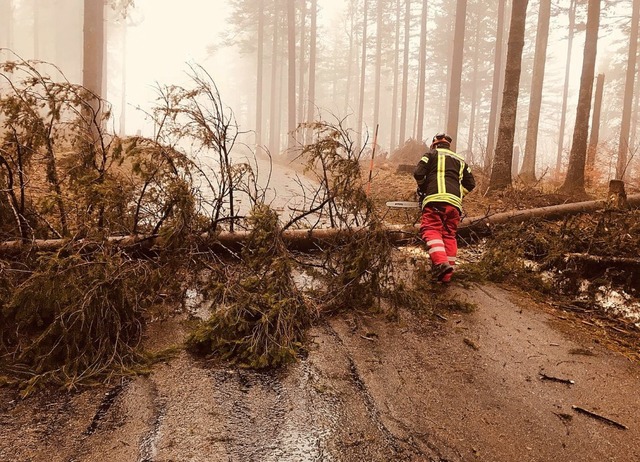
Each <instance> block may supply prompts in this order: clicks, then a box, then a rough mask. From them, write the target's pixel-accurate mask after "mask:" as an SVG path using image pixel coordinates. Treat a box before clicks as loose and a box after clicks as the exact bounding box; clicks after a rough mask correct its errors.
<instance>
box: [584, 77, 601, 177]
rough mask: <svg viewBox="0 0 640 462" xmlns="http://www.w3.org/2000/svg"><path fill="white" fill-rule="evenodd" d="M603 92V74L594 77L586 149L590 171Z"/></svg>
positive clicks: (595, 148)
mask: <svg viewBox="0 0 640 462" xmlns="http://www.w3.org/2000/svg"><path fill="white" fill-rule="evenodd" d="M603 92H604V74H598V77H596V95H595V96H594V98H593V117H592V118H591V133H590V135H589V147H588V148H587V169H592V168H593V167H594V165H595V161H596V152H597V150H598V138H599V133H600V112H601V110H602V94H603Z"/></svg>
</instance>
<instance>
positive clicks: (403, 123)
mask: <svg viewBox="0 0 640 462" xmlns="http://www.w3.org/2000/svg"><path fill="white" fill-rule="evenodd" d="M410 32H411V0H405V10H404V50H403V51H402V96H401V99H400V138H399V140H398V144H399V145H400V146H403V145H404V142H405V141H406V138H405V137H406V134H407V112H408V110H409V107H408V104H407V103H408V100H407V93H408V87H409V39H410Z"/></svg>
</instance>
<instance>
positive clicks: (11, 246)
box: [0, 194, 640, 257]
mask: <svg viewBox="0 0 640 462" xmlns="http://www.w3.org/2000/svg"><path fill="white" fill-rule="evenodd" d="M627 202H628V204H629V205H630V206H631V207H640V194H636V195H632V196H628V198H627ZM606 206H607V201H606V200H597V201H585V202H574V203H569V204H562V205H553V206H549V207H540V208H535V209H527V210H515V211H512V212H504V213H496V214H494V215H485V216H481V217H471V218H466V219H464V220H463V221H462V223H460V226H459V228H458V234H459V235H460V236H461V237H469V236H473V235H486V234H488V233H490V232H491V228H492V226H493V225H497V224H502V223H508V222H509V223H521V222H523V221H527V220H532V219H546V220H554V219H557V218H561V217H564V216H568V215H575V214H578V213H586V212H594V211H596V210H601V209H604V208H606ZM418 228H419V225H415V226H409V227H407V226H398V225H396V226H389V227H387V228H386V229H385V232H386V235H387V238H388V239H389V241H390V242H391V243H392V244H402V243H407V242H411V241H415V240H416V238H417V230H418ZM367 231H368V230H367V229H366V228H348V229H347V228H344V229H336V228H321V229H320V228H319V229H289V230H286V231H284V232H283V234H282V237H283V240H284V242H285V243H286V245H287V246H288V247H289V248H290V249H291V250H300V251H309V250H313V249H317V248H322V247H323V246H325V245H326V244H328V243H335V242H339V241H340V240H344V239H346V238H348V237H351V236H353V235H356V234H358V233H364V232H367ZM248 235H249V231H237V232H233V233H231V232H223V233H219V234H215V235H208V234H203V235H201V236H200V237H199V242H198V247H199V248H200V250H209V251H213V252H217V251H225V250H229V251H237V250H238V249H240V248H241V247H242V245H243V243H244V242H245V241H246V239H247V237H248ZM104 244H107V245H113V246H117V247H123V248H137V249H141V250H150V249H153V248H154V247H157V248H162V246H163V245H164V244H165V240H164V239H163V238H161V237H160V236H143V235H135V236H114V237H109V238H108V239H107V240H106V241H105V242H92V241H85V240H76V241H70V240H65V239H35V240H32V241H28V242H25V241H21V240H14V241H5V242H0V256H7V257H9V256H15V255H19V254H22V253H24V252H54V251H57V250H59V249H61V248H63V247H64V246H66V245H73V246H81V247H89V248H90V247H92V246H94V247H95V246H99V245H104Z"/></svg>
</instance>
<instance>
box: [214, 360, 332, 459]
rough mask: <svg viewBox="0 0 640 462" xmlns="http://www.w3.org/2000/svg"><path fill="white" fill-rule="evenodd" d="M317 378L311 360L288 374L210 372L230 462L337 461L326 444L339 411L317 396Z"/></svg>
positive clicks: (298, 365) (302, 361) (230, 371)
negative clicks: (314, 384) (334, 417)
mask: <svg viewBox="0 0 640 462" xmlns="http://www.w3.org/2000/svg"><path fill="white" fill-rule="evenodd" d="M314 374H315V372H314V370H313V368H312V367H311V366H310V365H309V364H308V363H307V362H306V360H301V361H300V362H299V363H298V364H297V365H295V366H293V367H292V368H291V369H290V370H288V371H287V373H286V375H284V374H280V373H278V372H266V373H262V372H256V371H242V370H233V371H232V370H222V369H218V370H214V371H212V372H211V375H212V377H213V379H214V386H215V387H216V391H215V395H216V400H217V401H218V403H219V407H220V411H221V413H222V416H221V417H223V418H224V424H223V426H224V428H225V430H226V434H227V440H226V441H225V443H226V447H227V451H228V453H229V455H230V457H231V459H230V460H233V461H238V462H245V461H246V462H251V461H255V462H280V461H283V462H284V461H292V462H293V461H296V462H307V461H309V462H313V461H327V462H330V461H332V460H333V459H332V458H331V457H330V455H329V453H328V450H327V448H326V441H327V439H328V437H329V435H330V433H331V429H332V427H333V423H334V422H333V418H332V416H334V415H335V411H334V409H333V408H334V407H335V406H333V405H332V403H331V401H330V400H327V399H324V397H319V393H318V392H316V391H315V389H314V387H313V381H314ZM319 398H320V399H319Z"/></svg>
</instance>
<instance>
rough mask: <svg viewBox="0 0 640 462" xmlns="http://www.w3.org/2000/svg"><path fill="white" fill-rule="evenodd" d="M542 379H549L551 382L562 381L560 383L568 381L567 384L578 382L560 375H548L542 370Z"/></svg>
mask: <svg viewBox="0 0 640 462" xmlns="http://www.w3.org/2000/svg"><path fill="white" fill-rule="evenodd" d="M540 379H542V380H549V381H551V382H560V383H566V384H567V385H573V384H575V383H576V382H575V381H573V380H571V379H562V378H560V377H554V376H552V375H547V374H545V373H544V372H540Z"/></svg>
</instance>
